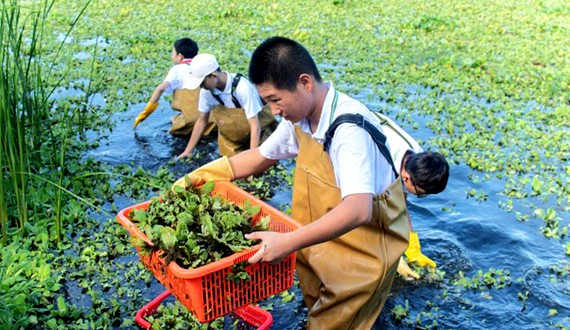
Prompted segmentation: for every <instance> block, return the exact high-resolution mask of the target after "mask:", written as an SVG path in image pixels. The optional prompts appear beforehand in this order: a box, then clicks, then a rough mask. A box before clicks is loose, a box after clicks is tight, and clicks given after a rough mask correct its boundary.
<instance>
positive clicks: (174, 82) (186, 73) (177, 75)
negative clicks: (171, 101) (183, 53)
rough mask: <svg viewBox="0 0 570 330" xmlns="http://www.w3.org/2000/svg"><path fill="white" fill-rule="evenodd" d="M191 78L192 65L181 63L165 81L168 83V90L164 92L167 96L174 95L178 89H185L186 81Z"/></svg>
mask: <svg viewBox="0 0 570 330" xmlns="http://www.w3.org/2000/svg"><path fill="white" fill-rule="evenodd" d="M188 77H190V63H180V64H176V65H173V66H172V67H171V68H170V70H168V74H167V75H166V78H164V81H167V82H168V88H166V90H165V91H164V93H166V94H172V93H174V91H175V90H177V89H183V88H186V87H185V82H186V81H187V80H186V79H187V78H188Z"/></svg>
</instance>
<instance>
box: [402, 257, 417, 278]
mask: <svg viewBox="0 0 570 330" xmlns="http://www.w3.org/2000/svg"><path fill="white" fill-rule="evenodd" d="M398 274H400V275H402V277H404V279H406V280H411V279H412V278H415V279H416V280H419V279H420V275H419V274H418V273H416V272H415V271H413V270H412V269H411V268H410V266H408V263H407V262H406V260H405V259H404V257H403V256H402V257H400V262H399V263H398Z"/></svg>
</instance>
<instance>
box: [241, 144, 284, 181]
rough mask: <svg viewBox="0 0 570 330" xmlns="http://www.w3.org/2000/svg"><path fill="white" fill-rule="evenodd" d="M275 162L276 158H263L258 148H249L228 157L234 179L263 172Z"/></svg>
mask: <svg viewBox="0 0 570 330" xmlns="http://www.w3.org/2000/svg"><path fill="white" fill-rule="evenodd" d="M275 163H277V160H275V159H268V158H265V157H264V156H263V155H262V154H261V153H260V152H259V148H254V149H249V150H246V151H243V152H240V153H239V154H237V155H235V156H232V157H230V164H231V167H232V170H233V172H234V177H235V179H236V180H237V179H243V178H247V177H249V176H251V175H253V174H259V173H261V172H264V171H265V170H267V169H268V168H270V167H271V166H273V165H275Z"/></svg>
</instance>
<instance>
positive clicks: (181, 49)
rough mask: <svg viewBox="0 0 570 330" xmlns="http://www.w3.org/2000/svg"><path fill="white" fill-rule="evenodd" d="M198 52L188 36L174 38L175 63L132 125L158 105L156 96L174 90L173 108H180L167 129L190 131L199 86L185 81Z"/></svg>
mask: <svg viewBox="0 0 570 330" xmlns="http://www.w3.org/2000/svg"><path fill="white" fill-rule="evenodd" d="M196 54H198V44H197V43H196V42H195V41H194V40H192V39H190V38H181V39H178V40H176V41H175V42H174V46H173V47H172V54H171V57H172V63H173V64H174V65H173V66H172V67H171V68H170V70H169V71H168V74H167V75H166V77H165V78H164V80H163V81H162V83H160V85H158V86H157V87H156V88H155V89H154V92H153V93H152V95H151V96H150V100H149V101H148V103H147V105H146V107H145V109H144V111H143V112H141V113H140V114H139V115H138V116H137V118H136V119H135V124H134V128H137V126H138V124H140V123H141V122H142V121H143V120H145V119H146V118H147V117H148V116H150V114H152V113H153V112H154V110H156V108H157V107H158V100H160V97H161V96H162V95H163V94H171V93H172V94H173V97H172V108H173V109H174V110H177V111H180V112H181V113H179V114H176V115H174V116H173V117H172V127H171V128H170V133H171V134H175V135H187V134H190V132H191V131H192V127H194V123H196V120H197V119H198V97H199V95H200V89H198V88H189V87H188V86H187V84H186V82H187V80H188V78H189V77H190V62H191V61H192V58H193V57H194V56H196ZM213 128H214V123H209V124H208V125H207V128H206V129H205V131H206V134H208V133H209V132H210V131H211V130H212V129H213Z"/></svg>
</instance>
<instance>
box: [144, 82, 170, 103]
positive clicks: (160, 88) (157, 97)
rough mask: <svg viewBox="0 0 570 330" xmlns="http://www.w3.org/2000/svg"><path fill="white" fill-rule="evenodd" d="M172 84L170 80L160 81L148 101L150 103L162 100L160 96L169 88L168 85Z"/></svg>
mask: <svg viewBox="0 0 570 330" xmlns="http://www.w3.org/2000/svg"><path fill="white" fill-rule="evenodd" d="M169 85H170V83H169V82H168V81H166V80H165V81H163V82H162V83H160V85H158V86H157V87H156V88H155V89H154V92H152V95H151V96H150V100H149V101H148V102H149V103H150V102H152V103H155V102H158V100H160V97H161V96H162V93H164V91H165V90H167V89H168V86H169Z"/></svg>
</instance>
